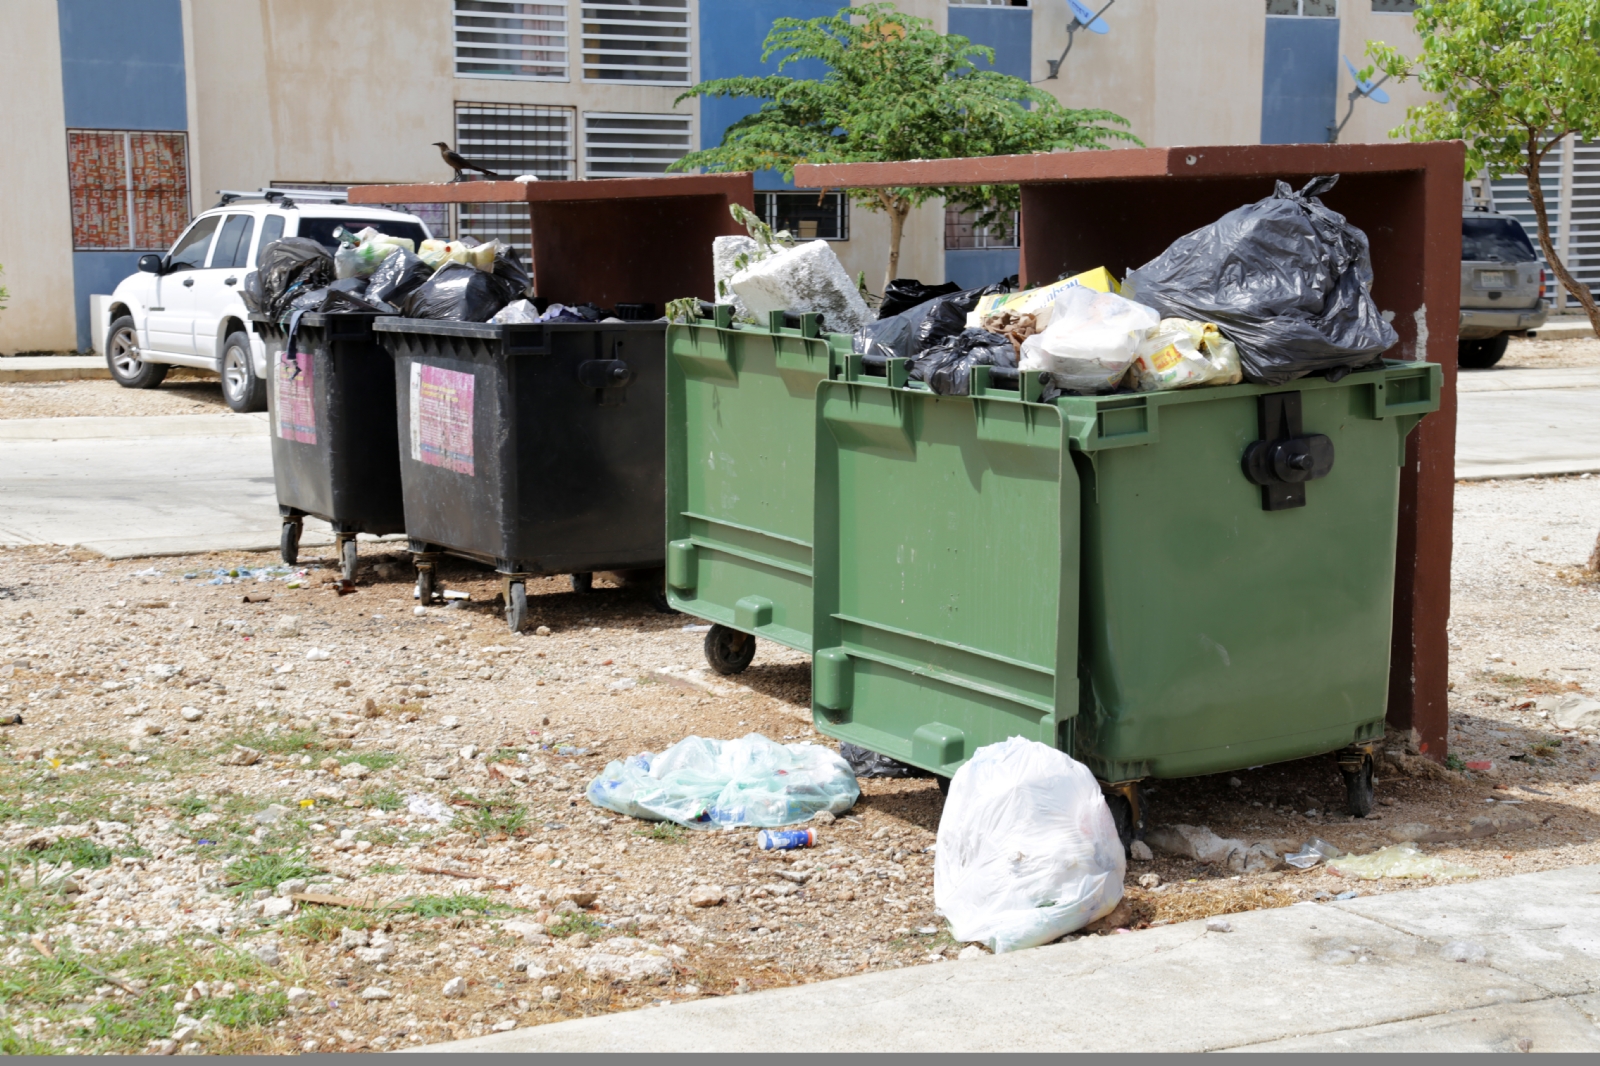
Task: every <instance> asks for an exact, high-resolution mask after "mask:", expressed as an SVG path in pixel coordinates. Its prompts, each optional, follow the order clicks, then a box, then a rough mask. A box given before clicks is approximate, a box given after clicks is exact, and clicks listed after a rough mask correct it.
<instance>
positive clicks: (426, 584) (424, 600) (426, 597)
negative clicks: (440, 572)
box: [417, 563, 438, 607]
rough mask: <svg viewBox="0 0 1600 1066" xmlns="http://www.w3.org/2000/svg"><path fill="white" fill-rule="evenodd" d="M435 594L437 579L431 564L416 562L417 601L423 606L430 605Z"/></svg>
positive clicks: (436, 592)
mask: <svg viewBox="0 0 1600 1066" xmlns="http://www.w3.org/2000/svg"><path fill="white" fill-rule="evenodd" d="M436 595H438V580H437V578H436V577H435V576H434V571H433V564H432V563H418V564H417V602H418V603H419V604H421V605H422V606H424V607H431V606H432V605H433V598H434V596H436Z"/></svg>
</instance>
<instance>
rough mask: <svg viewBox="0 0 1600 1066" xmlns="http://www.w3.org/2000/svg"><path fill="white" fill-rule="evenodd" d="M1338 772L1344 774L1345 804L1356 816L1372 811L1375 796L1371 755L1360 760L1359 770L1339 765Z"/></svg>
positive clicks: (1360, 816)
mask: <svg viewBox="0 0 1600 1066" xmlns="http://www.w3.org/2000/svg"><path fill="white" fill-rule="evenodd" d="M1339 772H1340V773H1341V774H1343V775H1344V792H1345V806H1346V807H1347V808H1348V809H1349V811H1350V813H1351V814H1353V815H1355V816H1356V817H1357V818H1365V817H1366V816H1367V815H1369V814H1371V813H1372V803H1373V799H1374V798H1375V797H1374V795H1373V788H1372V756H1370V755H1368V756H1366V757H1364V758H1363V759H1362V760H1361V768H1360V769H1359V770H1355V769H1346V768H1345V767H1343V766H1341V767H1339Z"/></svg>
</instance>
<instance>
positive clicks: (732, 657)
mask: <svg viewBox="0 0 1600 1066" xmlns="http://www.w3.org/2000/svg"><path fill="white" fill-rule="evenodd" d="M755 657H756V638H755V637H752V636H751V635H750V634H749V633H741V632H739V631H738V630H737V629H729V628H728V627H727V626H719V625H714V626H712V627H711V631H710V632H709V633H707V634H706V662H707V664H709V665H710V667H711V669H713V670H715V671H716V672H717V673H719V674H721V675H723V676H724V677H727V676H730V675H732V674H739V673H743V672H744V670H745V667H747V666H749V665H750V663H751V660H753V659H754V658H755Z"/></svg>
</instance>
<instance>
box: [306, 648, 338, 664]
mask: <svg viewBox="0 0 1600 1066" xmlns="http://www.w3.org/2000/svg"><path fill="white" fill-rule="evenodd" d="M306 658H307V659H310V660H311V661H312V662H314V663H320V662H325V661H327V660H328V659H331V658H333V656H332V655H330V654H328V652H326V651H325V650H323V649H322V648H312V649H311V650H309V651H307V652H306Z"/></svg>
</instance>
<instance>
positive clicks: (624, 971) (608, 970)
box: [583, 951, 672, 981]
mask: <svg viewBox="0 0 1600 1066" xmlns="http://www.w3.org/2000/svg"><path fill="white" fill-rule="evenodd" d="M583 972H584V973H586V974H588V975H589V976H590V977H609V978H614V979H620V980H623V981H640V980H643V979H645V978H647V977H668V976H670V975H671V974H672V963H671V962H670V961H669V960H668V959H667V958H665V957H664V956H661V955H610V954H607V953H604V952H599V951H597V952H594V953H593V954H591V955H590V956H589V957H588V958H587V959H585V960H584V962H583Z"/></svg>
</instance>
